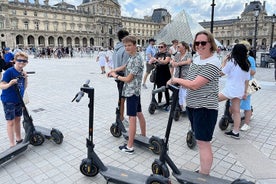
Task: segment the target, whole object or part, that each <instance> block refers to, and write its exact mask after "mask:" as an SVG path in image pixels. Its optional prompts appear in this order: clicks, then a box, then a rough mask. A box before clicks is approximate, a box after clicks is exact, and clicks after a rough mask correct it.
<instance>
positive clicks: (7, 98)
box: [0, 52, 28, 147]
mask: <svg viewBox="0 0 276 184" xmlns="http://www.w3.org/2000/svg"><path fill="white" fill-rule="evenodd" d="M27 63H28V55H27V54H25V53H23V52H18V53H17V54H16V55H15V64H14V66H13V67H11V68H9V69H7V70H6V71H5V73H4V75H3V78H2V81H1V83H0V88H1V89H2V94H1V100H2V103H3V107H4V113H5V118H6V120H7V133H8V138H9V142H10V146H11V147H12V146H14V145H15V142H16V144H18V143H21V142H22V138H21V128H20V120H21V116H22V104H21V103H20V102H19V98H18V96H17V94H16V91H15V88H14V86H13V85H14V84H16V83H17V85H18V87H19V90H20V94H21V96H22V97H23V95H24V91H25V89H26V87H27V74H26V72H25V71H23V68H24V67H25V66H26V65H27ZM19 76H23V77H20V78H18V79H16V78H17V77H19ZM14 137H15V138H16V141H14Z"/></svg>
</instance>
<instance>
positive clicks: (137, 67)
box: [122, 53, 144, 97]
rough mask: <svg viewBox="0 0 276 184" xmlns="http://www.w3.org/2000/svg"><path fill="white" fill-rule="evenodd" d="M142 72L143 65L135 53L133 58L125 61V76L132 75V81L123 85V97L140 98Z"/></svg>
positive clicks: (138, 55) (140, 58) (139, 56)
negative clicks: (134, 96)
mask: <svg viewBox="0 0 276 184" xmlns="http://www.w3.org/2000/svg"><path fill="white" fill-rule="evenodd" d="M143 70H144V64H143V59H142V57H141V55H140V54H139V53H136V55H135V56H130V57H129V59H128V61H127V65H126V70H125V76H128V75H129V74H133V76H134V77H133V80H132V81H130V82H125V83H124V87H123V92H122V95H123V96H124V97H131V96H133V95H136V96H140V94H141V84H142V76H143Z"/></svg>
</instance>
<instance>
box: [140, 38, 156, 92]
mask: <svg viewBox="0 0 276 184" xmlns="http://www.w3.org/2000/svg"><path fill="white" fill-rule="evenodd" d="M155 41H156V40H155V39H153V38H151V39H149V45H148V47H147V49H146V73H145V75H144V78H143V84H142V86H143V88H144V89H147V88H148V87H147V85H146V81H147V78H148V76H149V74H150V72H151V71H152V70H153V69H154V66H153V65H152V64H150V63H149V61H150V59H151V58H152V57H154V56H155V54H156V52H157V51H156V49H155V48H154V45H155Z"/></svg>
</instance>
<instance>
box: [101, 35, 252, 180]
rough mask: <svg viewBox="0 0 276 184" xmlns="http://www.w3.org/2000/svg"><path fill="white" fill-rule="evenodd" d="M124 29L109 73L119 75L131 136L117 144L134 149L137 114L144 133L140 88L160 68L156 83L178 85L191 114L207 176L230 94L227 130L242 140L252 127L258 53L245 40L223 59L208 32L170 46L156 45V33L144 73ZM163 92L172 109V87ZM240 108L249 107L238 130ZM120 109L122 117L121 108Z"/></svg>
mask: <svg viewBox="0 0 276 184" xmlns="http://www.w3.org/2000/svg"><path fill="white" fill-rule="evenodd" d="M122 31H123V30H121V31H119V32H118V38H119V41H120V42H119V43H118V44H117V49H114V53H113V60H112V62H113V63H114V65H113V68H111V69H110V71H109V72H108V73H107V76H108V77H110V76H112V77H114V78H116V82H117V83H118V91H119V98H123V99H126V107H127V110H126V115H128V116H129V139H128V141H127V144H124V145H122V146H120V147H119V149H120V150H121V151H123V152H126V153H129V154H132V153H134V146H133V142H134V137H135V134H136V121H137V120H136V118H137V117H138V120H139V123H140V130H141V135H144V136H145V135H146V120H145V118H144V116H143V113H142V109H141V89H142V88H143V89H147V85H146V83H147V79H148V76H149V75H150V74H151V72H152V71H153V70H156V71H155V73H156V78H155V81H154V83H155V85H156V86H157V87H161V86H166V85H168V84H179V85H180V90H179V105H180V107H181V109H182V110H183V111H186V112H187V114H188V118H189V120H190V123H191V127H192V130H193V132H194V135H195V138H196V142H197V145H198V148H199V155H200V168H199V170H198V171H197V172H199V173H202V174H206V175H208V174H209V173H210V170H211V167H212V163H213V153H212V145H211V140H212V138H213V133H214V129H215V125H216V122H217V118H218V109H219V102H220V101H223V100H226V99H228V100H230V101H231V107H230V112H231V114H232V117H233V120H234V128H233V130H230V131H226V132H225V135H226V136H229V137H232V138H235V139H239V138H240V136H239V131H240V130H241V131H247V130H249V129H250V126H249V121H250V117H251V95H249V94H247V88H248V81H249V80H250V79H251V78H252V77H253V76H254V74H255V73H256V66H255V60H254V58H253V57H252V56H250V55H249V51H250V50H251V49H250V45H249V43H248V42H246V41H243V42H241V43H239V44H236V45H235V46H234V47H233V49H232V51H231V52H230V53H229V54H228V55H227V56H226V57H225V58H223V61H222V62H221V59H220V58H219V57H220V55H219V52H218V47H217V45H216V43H215V40H214V37H213V35H212V34H211V33H209V32H208V31H200V32H198V33H197V34H196V36H195V39H194V42H193V44H192V45H189V44H188V43H186V42H184V41H178V40H172V44H171V46H170V47H169V46H168V45H167V44H166V43H164V42H160V43H158V44H157V45H156V44H155V42H156V40H154V39H153V38H152V39H149V45H148V47H147V48H146V50H145V55H146V57H145V72H143V70H144V65H143V63H144V62H143V59H142V57H141V55H139V52H137V47H136V38H135V37H133V36H129V35H128V33H126V32H124V34H122ZM118 45H119V46H118ZM118 48H120V49H118ZM156 48H157V49H156ZM123 56H124V57H123ZM99 57H100V56H99ZM123 58H124V59H123ZM105 60H106V61H107V60H108V59H107V58H106V59H105ZM143 73H144V76H142V74H143ZM223 75H227V77H226V84H225V86H224V88H223V89H222V90H221V91H219V79H220V77H221V76H223ZM119 86H120V87H119ZM162 93H163V92H160V93H159V94H158V102H161V101H162V96H163V94H162ZM164 94H165V104H166V105H165V106H164V111H169V107H170V94H169V91H167V90H166V91H165V92H164ZM124 101H125V100H123V101H121V102H123V103H122V104H121V107H123V106H124ZM241 109H243V110H244V112H245V124H244V125H243V126H242V127H241V129H240V124H241V115H240V110H241ZM120 112H121V120H122V121H123V120H125V118H124V112H123V109H121V111H120Z"/></svg>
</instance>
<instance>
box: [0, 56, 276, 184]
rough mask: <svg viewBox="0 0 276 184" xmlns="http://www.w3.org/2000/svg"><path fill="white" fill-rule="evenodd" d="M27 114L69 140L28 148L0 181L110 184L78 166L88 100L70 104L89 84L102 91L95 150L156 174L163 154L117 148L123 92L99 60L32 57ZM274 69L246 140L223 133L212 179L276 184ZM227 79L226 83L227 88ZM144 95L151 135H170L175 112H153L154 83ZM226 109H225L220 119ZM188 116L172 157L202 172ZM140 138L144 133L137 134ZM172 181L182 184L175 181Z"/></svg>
mask: <svg viewBox="0 0 276 184" xmlns="http://www.w3.org/2000/svg"><path fill="white" fill-rule="evenodd" d="M26 70H27V71H35V72H36V73H35V74H34V75H30V76H29V87H28V94H29V98H30V104H28V109H29V111H30V114H31V115H32V117H33V119H34V123H35V124H36V125H41V126H44V127H49V128H50V127H54V128H57V129H59V130H60V131H62V132H63V134H64V142H63V143H62V144H61V145H56V144H55V143H52V142H50V141H46V142H45V143H44V144H43V145H42V146H39V147H34V146H29V148H28V150H27V151H26V152H25V153H24V154H22V155H20V156H19V157H16V158H15V159H13V160H11V161H10V162H8V163H6V164H4V165H2V166H0V181H1V183H3V184H4V183H5V184H8V183H9V184H14V183H20V184H38V183H39V184H43V183H45V184H46V183H47V184H51V183H64V184H65V183H66V184H70V183H76V184H84V183H99V184H101V183H105V180H104V179H103V177H102V176H101V175H100V174H98V175H97V176H96V177H94V178H88V177H86V176H83V175H82V174H81V173H80V171H79V165H80V163H81V160H82V159H83V158H86V154H87V150H86V146H85V144H86V142H85V141H86V137H87V135H88V108H87V104H88V98H87V95H86V96H85V97H84V98H83V99H82V100H81V102H80V103H72V102H71V100H72V99H73V97H74V96H75V94H76V93H77V92H78V91H79V89H80V86H81V85H82V84H83V82H84V81H85V80H86V79H90V80H91V82H90V84H91V86H93V87H94V88H95V117H94V123H95V127H94V141H95V144H96V147H95V150H96V152H97V153H98V155H99V157H100V158H101V159H102V160H103V162H104V163H106V164H109V165H112V166H117V167H120V168H124V169H130V170H133V171H137V172H139V173H144V174H146V175H149V174H150V173H151V169H150V168H151V163H152V162H153V160H154V158H156V157H157V156H156V155H154V154H153V153H152V152H150V151H149V150H146V149H144V148H142V147H137V146H136V147H135V148H136V149H135V154H134V155H125V154H124V153H122V152H120V151H119V150H118V146H119V145H121V144H122V143H124V142H125V140H124V139H123V138H115V137H113V136H112V135H111V134H110V132H109V128H110V125H111V123H113V122H114V120H115V106H116V101H117V90H116V85H115V82H114V81H113V79H108V78H106V77H105V76H104V75H102V74H100V68H99V66H98V63H96V62H95V58H89V57H84V58H73V59H71V58H68V59H60V60H57V59H51V60H49V59H30V63H29V65H28V66H27V67H26ZM273 74H274V69H272V68H258V70H257V74H256V78H257V79H258V80H259V81H260V82H261V84H262V90H261V91H260V92H258V93H256V94H254V96H253V98H252V101H253V106H254V119H253V120H252V122H251V127H252V128H251V129H250V130H249V131H248V132H241V139H240V140H233V139H231V138H228V137H225V136H224V135H223V132H222V131H221V130H220V129H219V128H218V127H216V130H215V134H214V139H213V142H212V145H213V152H214V163H213V168H212V173H211V175H213V176H216V177H219V178H225V179H229V180H233V179H235V178H245V179H248V180H251V181H255V182H256V183H258V184H272V183H274V184H275V183H276V164H275V163H276V111H275V109H276V103H275V102H276V101H275V99H276V85H275V81H274V76H273ZM223 82H224V79H222V83H221V84H222V85H223ZM148 86H149V89H143V90H142V104H143V107H142V108H143V110H144V115H145V118H146V121H147V134H148V136H151V135H156V136H160V137H163V136H164V133H165V127H166V124H167V119H168V113H167V112H160V111H156V113H155V114H154V115H150V114H149V113H148V111H147V108H148V105H149V103H150V93H151V89H152V84H150V83H148ZM223 108H224V103H221V104H220V111H219V114H220V115H219V117H221V114H222V113H223ZM0 112H2V113H1V116H0V122H2V123H1V126H0V151H4V150H5V149H7V148H8V140H7V135H6V123H5V120H4V118H3V109H2V106H0ZM189 128H190V127H189V122H188V120H187V118H186V117H181V119H180V120H179V121H178V122H174V124H173V127H172V132H171V138H170V145H169V148H170V150H169V155H170V156H171V157H172V159H173V160H174V161H175V163H176V164H177V166H178V167H180V168H183V169H188V170H195V169H197V168H198V167H199V156H198V150H197V148H196V149H195V150H190V149H189V148H188V147H187V146H186V141H185V136H186V133H187V131H188V130H189ZM138 133H139V130H138ZM171 178H172V181H173V183H177V182H176V181H175V179H174V178H173V177H171Z"/></svg>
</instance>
